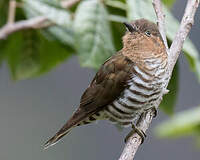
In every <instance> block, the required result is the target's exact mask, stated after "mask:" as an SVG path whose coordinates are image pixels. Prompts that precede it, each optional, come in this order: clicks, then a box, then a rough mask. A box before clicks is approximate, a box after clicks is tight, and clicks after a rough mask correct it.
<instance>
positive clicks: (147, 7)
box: [127, 0, 200, 81]
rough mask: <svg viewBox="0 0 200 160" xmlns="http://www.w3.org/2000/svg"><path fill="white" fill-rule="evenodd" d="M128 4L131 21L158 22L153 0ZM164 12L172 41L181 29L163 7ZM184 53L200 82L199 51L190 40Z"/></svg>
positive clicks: (186, 43) (131, 1)
mask: <svg viewBox="0 0 200 160" xmlns="http://www.w3.org/2000/svg"><path fill="white" fill-rule="evenodd" d="M127 4H128V9H127V14H128V19H129V20H135V19H139V18H146V19H148V20H151V21H153V22H156V15H155V11H154V9H153V6H152V1H151V0H140V1H138V0H128V1H127ZM141 8H142V10H141ZM163 10H164V13H165V14H166V29H167V33H166V34H167V38H168V39H169V40H171V41H172V40H173V39H174V36H175V34H176V31H177V30H178V28H179V22H178V21H177V19H176V18H175V17H174V16H173V15H172V14H171V12H170V11H169V10H168V9H167V8H166V7H164V6H163ZM183 51H184V53H185V55H186V57H187V59H188V61H189V64H190V67H191V68H192V70H193V71H194V72H195V73H196V74H197V77H198V79H199V81H200V62H199V55H198V51H197V49H196V48H195V46H194V45H193V44H192V42H191V41H190V40H189V39H187V40H186V41H185V43H184V45H183Z"/></svg>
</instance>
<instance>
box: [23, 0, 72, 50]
mask: <svg viewBox="0 0 200 160" xmlns="http://www.w3.org/2000/svg"><path fill="white" fill-rule="evenodd" d="M43 1H44V2H48V3H42V2H40V0H35V1H34V2H33V1H31V0H25V4H24V10H25V13H26V16H27V17H28V18H31V17H36V16H39V15H48V16H49V19H50V20H53V22H55V23H56V25H54V26H50V27H48V28H45V29H43V30H42V31H43V32H42V33H43V34H44V35H45V36H46V37H47V38H50V39H55V40H58V41H60V42H61V43H63V44H64V45H67V46H68V47H69V46H70V47H71V48H72V47H73V45H74V31H73V30H72V20H71V18H70V17H71V15H70V13H69V12H67V11H66V10H63V9H58V8H55V7H53V6H52V5H49V3H50V2H49V0H43ZM55 1H56V0H54V1H53V2H54V3H55ZM32 4H34V5H32ZM40 5H41V6H43V7H41V8H40V7H39V6H40ZM54 5H55V4H54ZM50 12H51V14H49V13H50ZM59 19H60V20H59Z"/></svg>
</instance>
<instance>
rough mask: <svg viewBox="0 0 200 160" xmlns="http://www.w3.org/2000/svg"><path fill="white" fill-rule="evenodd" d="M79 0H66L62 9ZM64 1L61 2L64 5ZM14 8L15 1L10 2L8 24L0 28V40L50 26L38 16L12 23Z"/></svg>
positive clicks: (42, 17)
mask: <svg viewBox="0 0 200 160" xmlns="http://www.w3.org/2000/svg"><path fill="white" fill-rule="evenodd" d="M79 1H80V0H68V1H66V2H68V3H66V4H65V5H64V6H63V7H64V8H71V7H72V6H73V5H75V4H76V3H78V2H79ZM64 2H65V1H63V3H64ZM15 8H16V1H15V0H10V3H9V11H8V22H7V24H5V25H4V26H3V27H2V28H0V40H1V39H5V38H6V37H7V36H8V35H10V34H12V33H14V32H17V31H20V30H24V29H30V28H44V27H48V26H49V25H52V24H53V23H51V22H50V21H49V20H48V18H47V17H46V16H38V17H34V18H31V19H27V20H21V21H18V22H15V23H14V19H15Z"/></svg>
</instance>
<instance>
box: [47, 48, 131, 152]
mask: <svg viewBox="0 0 200 160" xmlns="http://www.w3.org/2000/svg"><path fill="white" fill-rule="evenodd" d="M132 65H133V62H132V61H131V60H130V59H128V58H127V57H125V56H124V55H122V54H121V53H120V52H119V53H117V54H115V55H113V56H112V57H111V58H109V59H108V60H107V61H106V62H105V63H104V64H103V65H102V66H101V68H100V69H99V71H98V72H97V74H96V75H95V77H94V79H93V80H92V82H91V84H90V85H89V87H88V88H87V89H86V90H85V92H84V93H83V95H82V97H81V102H80V107H79V108H78V109H77V111H76V112H75V113H74V114H73V116H72V117H71V118H70V119H69V120H68V121H67V123H66V124H65V125H64V126H63V127H62V128H61V129H60V131H59V132H58V133H57V134H56V135H55V136H54V137H53V138H51V139H50V140H49V141H48V142H47V143H46V145H45V147H46V148H47V147H48V146H50V145H53V144H54V143H55V142H57V141H58V140H59V139H60V138H62V137H63V136H64V135H65V134H66V133H68V131H69V129H70V128H72V127H73V126H75V125H77V124H78V123H79V122H80V121H82V120H83V119H84V118H86V117H89V116H90V115H92V114H94V113H96V112H98V111H100V110H102V109H103V108H104V107H105V106H107V105H108V104H109V103H111V102H112V101H114V100H115V99H116V98H117V97H119V96H120V94H121V93H122V91H123V90H124V89H125V87H126V84H127V83H126V82H127V80H128V79H129V78H130V70H131V67H132Z"/></svg>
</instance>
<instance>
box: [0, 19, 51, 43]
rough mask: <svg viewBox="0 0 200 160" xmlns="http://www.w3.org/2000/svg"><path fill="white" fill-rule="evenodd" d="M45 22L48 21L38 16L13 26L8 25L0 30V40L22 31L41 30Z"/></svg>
mask: <svg viewBox="0 0 200 160" xmlns="http://www.w3.org/2000/svg"><path fill="white" fill-rule="evenodd" d="M47 21H48V19H47V18H46V17H44V16H40V17H35V18H31V19H28V20H22V21H19V22H16V23H13V24H10V23H8V24H6V25H4V26H3V27H2V28H1V29H0V39H5V38H6V37H7V36H8V35H10V34H11V33H13V32H16V31H19V30H22V29H29V28H41V26H42V25H43V24H44V22H47Z"/></svg>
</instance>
